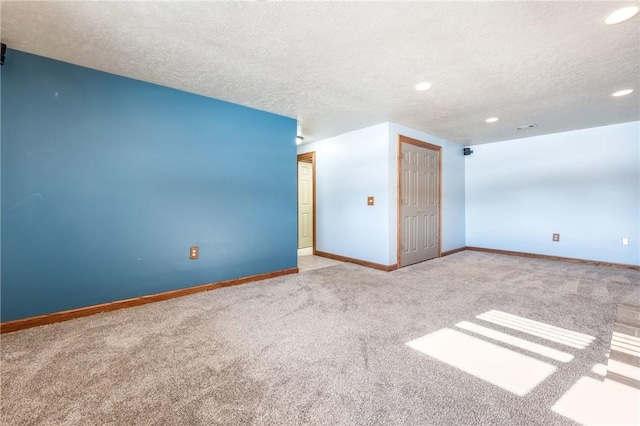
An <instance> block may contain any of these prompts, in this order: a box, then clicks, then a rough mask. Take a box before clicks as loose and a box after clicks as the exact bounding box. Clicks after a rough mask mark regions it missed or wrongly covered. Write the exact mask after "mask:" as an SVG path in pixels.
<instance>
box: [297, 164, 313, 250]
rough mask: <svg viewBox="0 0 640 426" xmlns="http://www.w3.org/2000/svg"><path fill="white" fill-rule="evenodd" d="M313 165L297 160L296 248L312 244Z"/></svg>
mask: <svg viewBox="0 0 640 426" xmlns="http://www.w3.org/2000/svg"><path fill="white" fill-rule="evenodd" d="M312 172H313V165H312V164H311V163H305V162H302V161H298V248H300V249H301V248H306V247H312V246H313V202H314V200H313V173H312Z"/></svg>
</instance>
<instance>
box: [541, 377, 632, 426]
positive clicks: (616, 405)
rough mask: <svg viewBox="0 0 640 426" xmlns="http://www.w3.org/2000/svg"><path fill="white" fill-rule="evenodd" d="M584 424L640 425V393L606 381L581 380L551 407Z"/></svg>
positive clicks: (585, 378) (588, 378)
mask: <svg viewBox="0 0 640 426" xmlns="http://www.w3.org/2000/svg"><path fill="white" fill-rule="evenodd" d="M551 409H552V410H553V411H555V412H556V413H558V414H560V415H562V416H564V417H567V418H569V419H571V420H574V421H576V422H578V423H582V424H608V425H614V424H615V425H637V424H640V390H638V389H636V388H633V387H631V386H626V385H624V384H621V383H618V382H615V381H613V380H608V379H605V380H604V381H600V380H596V379H592V378H590V377H581V378H580V379H579V380H578V381H577V382H576V383H575V384H574V385H573V386H572V387H571V388H570V389H569V390H568V391H567V392H565V394H564V395H562V397H560V399H559V400H558V402H556V403H555V404H554V405H553V407H551Z"/></svg>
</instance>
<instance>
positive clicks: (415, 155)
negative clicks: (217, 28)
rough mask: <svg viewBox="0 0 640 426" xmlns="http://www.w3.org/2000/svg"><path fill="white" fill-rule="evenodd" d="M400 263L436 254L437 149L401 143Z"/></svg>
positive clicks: (437, 219) (420, 260) (410, 262)
mask: <svg viewBox="0 0 640 426" xmlns="http://www.w3.org/2000/svg"><path fill="white" fill-rule="evenodd" d="M400 152H401V155H402V160H401V162H400V164H401V179H402V181H401V183H400V185H401V200H400V202H401V205H400V212H401V222H400V226H401V232H402V233H401V255H400V262H401V265H402V266H406V265H411V264H413V263H418V262H422V261H424V260H428V259H433V258H434V257H437V256H438V244H439V241H438V221H439V220H440V218H439V217H438V168H439V167H440V165H439V164H438V161H439V160H438V159H439V153H438V151H435V150H431V149H427V148H423V147H420V146H416V145H412V144H408V143H402V144H401V151H400Z"/></svg>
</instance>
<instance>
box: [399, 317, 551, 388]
mask: <svg viewBox="0 0 640 426" xmlns="http://www.w3.org/2000/svg"><path fill="white" fill-rule="evenodd" d="M406 345H407V346H409V347H411V348H413V349H415V350H417V351H419V352H422V353H423V354H426V355H428V356H430V357H432V358H435V359H437V360H438V361H441V362H444V363H445V364H448V365H451V366H453V367H456V368H458V369H460V370H462V371H464V372H465V373H468V374H471V375H472V376H475V377H477V378H479V379H482V380H484V381H486V382H488V383H491V384H493V385H495V386H498V387H500V388H502V389H504V390H507V391H509V392H512V393H514V394H516V395H519V396H524V395H526V394H527V393H529V392H530V391H531V390H532V389H534V388H535V387H536V386H537V385H538V384H540V383H541V382H542V381H544V380H545V379H546V378H547V377H549V376H550V375H552V374H553V373H554V372H555V371H556V367H555V366H553V365H551V364H547V363H545V362H542V361H539V360H537V359H534V358H531V357H528V356H526V355H523V354H520V353H518V352H514V351H512V350H510V349H506V348H503V347H501V346H498V345H495V344H493V343H489V342H487V341H485V340H482V339H479V338H476V337H472V336H469V335H467V334H464V333H460V332H458V331H455V330H452V329H449V328H443V329H440V330H437V331H435V332H433V333H430V334H427V335H426V336H422V337H420V338H418V339H415V340H412V341H410V342H408V343H406Z"/></svg>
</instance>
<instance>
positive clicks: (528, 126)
mask: <svg viewBox="0 0 640 426" xmlns="http://www.w3.org/2000/svg"><path fill="white" fill-rule="evenodd" d="M534 127H538V125H537V124H527V125H526V126H520V127H516V130H527V129H533V128H534Z"/></svg>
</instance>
